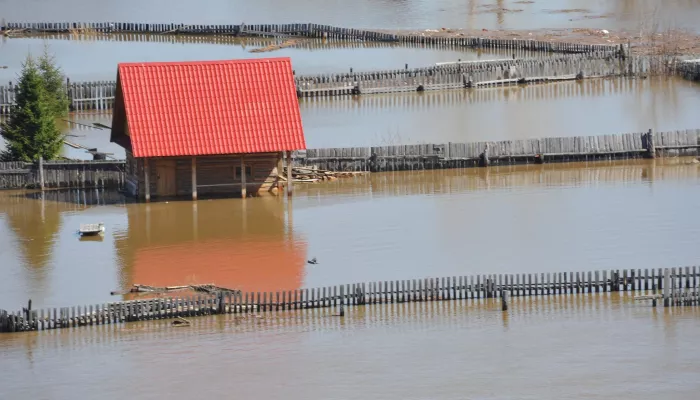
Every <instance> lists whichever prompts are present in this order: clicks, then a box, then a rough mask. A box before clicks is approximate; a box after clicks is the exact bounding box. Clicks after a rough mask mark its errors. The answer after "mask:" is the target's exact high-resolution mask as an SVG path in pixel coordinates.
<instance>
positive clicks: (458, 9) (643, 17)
mask: <svg viewBox="0 0 700 400" xmlns="http://www.w3.org/2000/svg"><path fill="white" fill-rule="evenodd" d="M698 5H699V3H698V0H666V1H662V0H533V1H517V0H516V1H513V0H466V1H463V0H402V1H393V0H379V1H376V0H359V1H352V2H348V1H342V0H313V1H305V2H298V1H296V2H294V1H292V2H290V1H286V0H261V1H256V2H254V3H251V2H249V1H245V0H210V1H207V3H206V6H202V4H200V3H196V2H187V1H183V0H176V1H171V0H149V1H146V2H144V1H140V0H124V1H121V2H119V3H115V2H112V1H108V0H60V1H51V2H45V1H42V0H2V1H0V9H2V15H1V16H2V17H4V18H6V19H7V20H8V21H41V22H44V21H86V22H154V23H171V22H172V23H185V24H188V23H189V24H240V23H243V22H245V23H247V24H256V23H259V24H265V23H297V22H301V23H303V22H314V23H320V24H332V25H337V26H345V27H357V28H422V29H426V28H430V29H435V28H440V27H454V28H458V27H459V28H476V29H482V28H485V29H539V28H571V27H590V28H602V29H617V28H628V29H639V28H640V27H649V28H650V27H652V26H653V25H654V24H655V22H658V25H659V29H663V28H664V27H667V26H676V27H681V28H689V29H693V30H697V29H698V26H697V23H696V22H697V21H698V19H700V8H698Z"/></svg>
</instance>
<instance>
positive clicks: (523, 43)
mask: <svg viewBox="0 0 700 400" xmlns="http://www.w3.org/2000/svg"><path fill="white" fill-rule="evenodd" d="M2 31H5V32H8V31H12V32H14V33H21V32H29V33H42V32H46V33H71V32H90V33H101V34H109V33H154V34H163V35H164V34H172V35H235V36H264V37H281V38H288V37H307V38H330V39H342V40H360V41H374V42H399V43H423V44H443V45H455V46H464V47H476V48H504V49H527V50H534V51H547V52H557V53H591V52H600V51H605V52H618V51H620V49H621V47H620V46H617V45H605V44H583V43H554V42H547V41H540V40H522V39H495V38H482V37H467V36H452V37H440V36H438V35H431V34H425V33H424V32H422V34H396V33H387V32H378V31H375V30H370V29H353V28H340V27H335V26H330V25H322V24H312V23H304V24H299V23H297V24H252V25H250V24H239V25H232V24H227V25H198V24H173V23H168V24H159V23H129V22H97V23H91V22H7V23H5V24H4V26H0V32H2ZM622 49H624V47H622Z"/></svg>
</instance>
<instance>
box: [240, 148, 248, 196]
mask: <svg viewBox="0 0 700 400" xmlns="http://www.w3.org/2000/svg"><path fill="white" fill-rule="evenodd" d="M245 175H246V173H245V156H241V198H243V199H245V198H246V197H247V194H248V193H247V190H246V186H247V185H246V179H245V178H246V176H245Z"/></svg>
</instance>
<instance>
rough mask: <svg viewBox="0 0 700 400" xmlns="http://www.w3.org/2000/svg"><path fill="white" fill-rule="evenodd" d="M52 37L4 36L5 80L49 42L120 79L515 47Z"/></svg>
mask: <svg viewBox="0 0 700 400" xmlns="http://www.w3.org/2000/svg"><path fill="white" fill-rule="evenodd" d="M69 37H70V36H65V37H63V38H62V39H51V38H20V39H2V38H0V54H1V55H2V58H0V66H7V68H6V69H0V82H3V83H2V84H6V82H8V81H16V80H17V76H18V74H19V73H20V71H21V70H22V63H23V62H24V61H25V59H26V57H27V54H32V55H35V56H38V55H40V54H42V53H43V51H44V47H45V45H48V46H49V50H50V51H51V53H52V54H54V55H55V56H56V60H57V64H58V65H60V67H61V69H62V70H63V72H64V74H65V75H66V76H67V77H69V78H70V79H71V80H72V81H75V82H78V81H94V80H116V74H117V64H118V63H121V62H150V61H199V60H226V59H236V58H261V57H291V59H292V65H293V67H294V70H295V71H296V73H297V74H320V73H324V74H325V73H338V72H342V71H349V70H350V68H354V69H355V70H356V71H359V70H378V69H399V68H405V66H406V64H408V66H409V67H410V68H415V67H425V66H429V65H433V64H435V63H437V62H444V61H457V60H460V59H461V60H495V59H504V58H511V57H512V56H513V54H511V53H512V52H505V51H500V52H499V51H490V52H484V51H479V50H475V49H467V48H438V47H429V46H426V47H423V46H401V45H393V46H387V45H377V44H376V43H365V44H358V43H343V42H332V41H331V42H329V41H302V42H300V44H299V45H298V46H295V47H290V48H285V49H281V50H276V51H274V52H261V53H251V52H250V51H251V50H254V49H258V48H261V47H264V46H267V45H269V44H274V43H278V42H276V41H272V40H259V39H256V40H246V39H231V38H228V39H221V42H220V43H212V42H211V41H213V39H211V38H201V41H196V40H192V41H187V42H182V41H180V40H178V39H177V38H172V37H170V38H169V39H170V40H167V41H156V40H158V39H160V40H163V37H162V36H150V37H149V36H134V37H131V36H125V38H126V39H129V38H132V39H141V40H143V41H129V40H125V41H119V40H99V39H96V40H86V39H83V40H68V38H69ZM517 56H518V57H521V58H522V57H526V58H527V57H542V54H539V55H538V54H531V53H530V54H529V53H527V52H522V53H519V54H517Z"/></svg>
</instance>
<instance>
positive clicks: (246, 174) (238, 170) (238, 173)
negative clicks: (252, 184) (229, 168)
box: [236, 165, 253, 179]
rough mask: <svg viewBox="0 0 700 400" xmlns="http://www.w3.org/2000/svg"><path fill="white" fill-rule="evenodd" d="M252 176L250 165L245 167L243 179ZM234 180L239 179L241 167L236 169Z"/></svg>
mask: <svg viewBox="0 0 700 400" xmlns="http://www.w3.org/2000/svg"><path fill="white" fill-rule="evenodd" d="M252 176H253V168H252V167H251V166H250V165H246V166H245V177H246V178H250V177H252ZM236 178H237V179H240V178H241V167H236Z"/></svg>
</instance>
